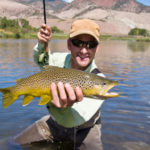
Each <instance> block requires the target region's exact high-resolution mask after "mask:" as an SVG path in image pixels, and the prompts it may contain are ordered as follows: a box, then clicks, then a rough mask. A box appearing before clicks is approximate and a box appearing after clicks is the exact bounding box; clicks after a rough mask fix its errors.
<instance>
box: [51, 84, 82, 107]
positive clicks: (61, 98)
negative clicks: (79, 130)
mask: <svg viewBox="0 0 150 150" xmlns="http://www.w3.org/2000/svg"><path fill="white" fill-rule="evenodd" d="M51 93H52V103H53V104H54V105H55V106H56V107H57V108H65V107H67V106H72V105H73V104H74V103H75V102H80V101H82V99H83V93H82V90H81V88H80V87H76V88H75V89H73V88H72V87H71V85H70V84H69V83H66V84H63V83H62V82H59V83H58V84H57V85H56V84H55V83H52V84H51Z"/></svg>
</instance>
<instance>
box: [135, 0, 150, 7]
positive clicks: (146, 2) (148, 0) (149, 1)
mask: <svg viewBox="0 0 150 150" xmlns="http://www.w3.org/2000/svg"><path fill="white" fill-rule="evenodd" d="M136 1H137V2H140V3H142V4H144V5H148V6H150V0H136Z"/></svg>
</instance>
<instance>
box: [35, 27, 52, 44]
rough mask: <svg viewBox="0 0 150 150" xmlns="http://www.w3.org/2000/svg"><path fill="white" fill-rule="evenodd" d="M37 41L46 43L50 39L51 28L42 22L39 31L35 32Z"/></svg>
mask: <svg viewBox="0 0 150 150" xmlns="http://www.w3.org/2000/svg"><path fill="white" fill-rule="evenodd" d="M37 37H38V41H39V42H41V43H47V42H48V41H49V40H50V39H51V29H50V27H48V26H47V25H46V24H42V25H41V28H40V30H39V32H38V33H37Z"/></svg>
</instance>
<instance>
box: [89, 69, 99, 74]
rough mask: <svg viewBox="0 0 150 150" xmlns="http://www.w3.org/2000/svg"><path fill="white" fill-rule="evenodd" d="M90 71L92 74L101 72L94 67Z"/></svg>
mask: <svg viewBox="0 0 150 150" xmlns="http://www.w3.org/2000/svg"><path fill="white" fill-rule="evenodd" d="M91 73H93V74H98V73H101V72H100V70H99V69H97V68H95V69H93V70H92V71H91Z"/></svg>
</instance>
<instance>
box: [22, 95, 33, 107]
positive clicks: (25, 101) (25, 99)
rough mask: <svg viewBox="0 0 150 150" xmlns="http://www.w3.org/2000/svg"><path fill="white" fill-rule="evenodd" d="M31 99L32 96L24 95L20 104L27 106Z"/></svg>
mask: <svg viewBox="0 0 150 150" xmlns="http://www.w3.org/2000/svg"><path fill="white" fill-rule="evenodd" d="M33 98H34V96H31V95H25V96H24V99H23V102H22V106H26V105H28V104H29V103H30V102H31V101H32V99H33Z"/></svg>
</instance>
